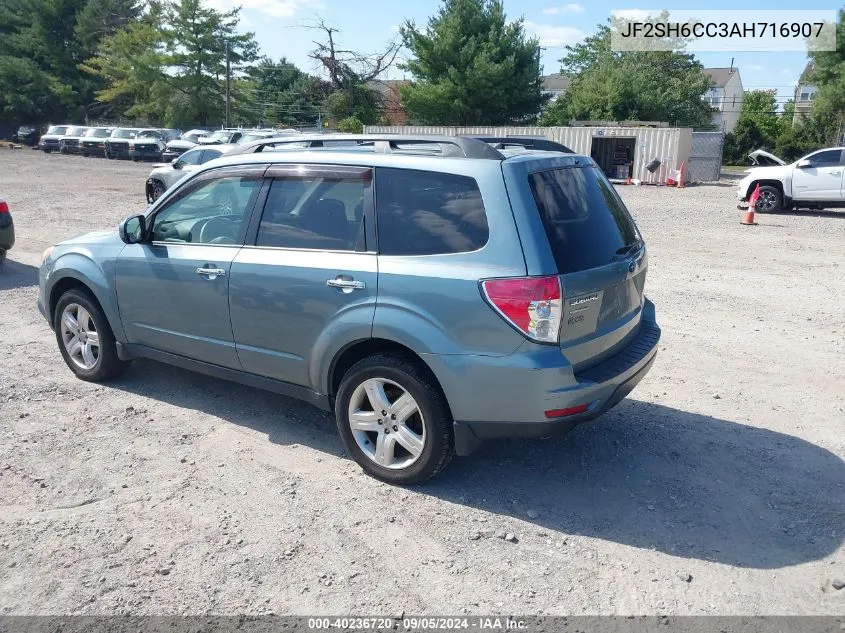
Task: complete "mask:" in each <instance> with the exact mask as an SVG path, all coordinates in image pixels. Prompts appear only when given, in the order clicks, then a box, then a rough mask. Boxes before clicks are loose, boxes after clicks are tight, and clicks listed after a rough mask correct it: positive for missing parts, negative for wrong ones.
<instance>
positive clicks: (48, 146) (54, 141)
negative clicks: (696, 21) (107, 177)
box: [18, 125, 297, 161]
mask: <svg viewBox="0 0 845 633" xmlns="http://www.w3.org/2000/svg"><path fill="white" fill-rule="evenodd" d="M34 129H35V132H33V134H37V128H34ZM26 133H27V130H24V128H23V127H22V128H21V129H20V130H19V131H18V136H21V135H22V134H24V135H25V134H26ZM290 133H293V134H297V132H296V130H281V131H280V130H272V129H266V130H252V129H249V130H244V129H222V130H217V131H214V132H212V131H210V130H205V129H194V130H189V131H188V132H185V133H184V134H180V132H179V131H178V130H174V129H170V128H135V127H105V126H99V127H89V126H84V125H51V126H50V127H49V129H48V130H47V132H46V133H44V134H43V135H42V136H41V137H40V140H39V141H38V148H39V149H40V150H42V151H43V152H45V153H47V154H49V153H51V152H59V153H61V154H81V155H82V156H86V157H88V156H99V157H105V158H113V159H117V158H122V159H132V160H134V161H140V160H152V161H162V160H166V161H172V160H174V159H175V158H177V157H178V156H181V155H182V154H183V153H184V152H186V151H187V150H189V149H191V148H193V147H196V146H197V145H200V144H203V145H220V144H229V143H236V142H239V141H240V140H242V139H243V140H244V141H247V140H257V139H261V138H268V137H271V136H276V135H279V134H290ZM28 138H32V136H31V135H30V137H28Z"/></svg>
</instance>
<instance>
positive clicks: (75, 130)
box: [67, 127, 88, 136]
mask: <svg viewBox="0 0 845 633" xmlns="http://www.w3.org/2000/svg"><path fill="white" fill-rule="evenodd" d="M87 131H88V128H87V127H72V128H70V129H69V130H68V131H67V135H68V136H82V135H83V134H85V132H87Z"/></svg>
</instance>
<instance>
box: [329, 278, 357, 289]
mask: <svg viewBox="0 0 845 633" xmlns="http://www.w3.org/2000/svg"><path fill="white" fill-rule="evenodd" d="M326 285H327V286H330V287H332V288H339V289H340V290H343V292H352V291H353V290H364V289H365V288H366V287H367V284H365V283H364V282H363V281H355V280H354V279H343V278H342V277H337V278H335V279H326Z"/></svg>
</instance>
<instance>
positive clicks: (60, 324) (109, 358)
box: [53, 288, 129, 382]
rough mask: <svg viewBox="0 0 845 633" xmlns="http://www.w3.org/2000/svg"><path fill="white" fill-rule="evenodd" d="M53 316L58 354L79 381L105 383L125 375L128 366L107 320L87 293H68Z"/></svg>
mask: <svg viewBox="0 0 845 633" xmlns="http://www.w3.org/2000/svg"><path fill="white" fill-rule="evenodd" d="M53 315H54V316H53V327H54V329H55V333H56V342H57V343H58V345H59V351H60V352H61V354H62V358H64V361H65V363H66V364H67V366H68V367H69V368H70V370H71V371H72V372H73V373H74V374H76V377H77V378H79V379H81V380H85V381H88V382H104V381H107V380H111V379H112V378H116V377H117V376H119V375H120V374H121V373H123V371H124V370H125V369H126V367H127V365H128V364H129V363H127V362H126V361H122V360H120V358H119V357H118V355H117V341H116V340H115V338H114V333H113V332H112V329H111V326H109V322H108V319H106V315H105V314H103V311H102V309H101V308H100V306H99V304H98V303H97V301H96V300H95V299H94V298H93V297H92V296H91V295H90V294H89V293H88V292H86V291H84V290H81V289H78V288H74V289H72V290H68V291H67V292H65V293H64V294H63V295H62V296H61V297H60V298H59V301H58V302H57V303H56V310H55V312H54V313H53Z"/></svg>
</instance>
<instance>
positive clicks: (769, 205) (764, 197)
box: [757, 191, 776, 212]
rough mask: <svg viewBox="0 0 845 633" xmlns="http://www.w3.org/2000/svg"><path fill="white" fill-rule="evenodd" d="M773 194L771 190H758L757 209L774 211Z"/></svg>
mask: <svg viewBox="0 0 845 633" xmlns="http://www.w3.org/2000/svg"><path fill="white" fill-rule="evenodd" d="M775 202H776V200H775V194H774V193H772V192H771V191H762V192H760V197H759V198H758V199H757V209H758V210H759V211H764V212H767V211H774V208H775Z"/></svg>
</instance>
